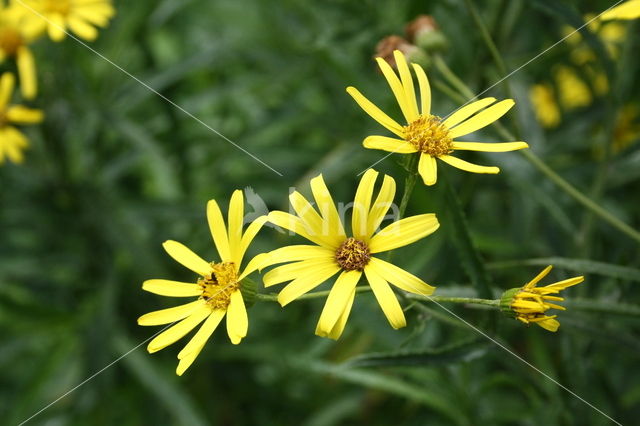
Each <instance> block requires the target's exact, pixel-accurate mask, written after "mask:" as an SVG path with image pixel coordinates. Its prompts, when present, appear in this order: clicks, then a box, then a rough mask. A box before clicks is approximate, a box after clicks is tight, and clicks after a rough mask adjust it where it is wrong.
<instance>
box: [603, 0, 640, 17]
mask: <svg viewBox="0 0 640 426" xmlns="http://www.w3.org/2000/svg"><path fill="white" fill-rule="evenodd" d="M637 18H640V0H630V1H628V2H625V3H622V4H621V5H619V6H616V7H614V8H613V9H611V10H608V11H607V12H605V13H603V14H602V16H600V19H602V20H603V21H606V20H610V19H637Z"/></svg>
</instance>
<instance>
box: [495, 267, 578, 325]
mask: <svg viewBox="0 0 640 426" xmlns="http://www.w3.org/2000/svg"><path fill="white" fill-rule="evenodd" d="M551 268H552V266H547V267H546V268H545V269H544V270H543V271H542V272H540V273H539V274H538V275H537V276H536V277H535V278H534V279H532V280H531V281H529V282H528V283H527V284H526V285H525V286H524V287H522V288H512V289H510V290H507V291H505V292H504V293H503V294H502V299H501V301H500V307H501V309H502V311H503V312H504V313H505V314H507V315H509V316H512V317H515V318H516V319H518V320H519V321H522V322H523V323H525V324H531V323H533V324H538V325H539V326H540V327H542V328H544V329H545V330H549V331H554V332H555V331H557V330H558V327H560V323H559V322H558V321H557V320H556V317H557V315H546V312H547V311H548V310H549V309H558V310H562V311H564V310H565V308H564V307H563V306H560V305H557V304H555V303H552V302H561V301H563V300H564V299H563V298H562V297H558V296H551V295H553V294H558V293H560V291H562V290H564V289H565V288H567V287H571V286H574V285H576V284H580V283H581V282H582V281H584V277H573V278H569V279H566V280H563V281H559V282H557V283H553V284H550V285H548V286H545V287H536V284H537V283H538V282H539V281H540V280H542V279H543V278H544V277H545V276H547V274H548V273H549V271H551Z"/></svg>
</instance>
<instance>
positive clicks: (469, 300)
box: [257, 286, 500, 307]
mask: <svg viewBox="0 0 640 426" xmlns="http://www.w3.org/2000/svg"><path fill="white" fill-rule="evenodd" d="M370 291H371V287H369V286H358V287H356V293H364V292H370ZM330 292H331V290H327V291H315V292H312V293H307V294H304V295H302V296H300V297H299V298H298V299H297V300H302V299H319V298H324V297H327V296H328V295H329V293H330ZM405 296H406V297H407V299H413V300H420V301H422V302H434V303H461V304H467V305H486V306H495V307H499V305H500V300H491V299H477V298H474V297H450V296H422V295H419V294H411V293H407V294H405ZM257 299H258V300H260V301H264V302H277V301H278V295H277V294H275V293H272V294H258V295H257Z"/></svg>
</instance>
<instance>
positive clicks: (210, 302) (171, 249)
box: [138, 190, 267, 375]
mask: <svg viewBox="0 0 640 426" xmlns="http://www.w3.org/2000/svg"><path fill="white" fill-rule="evenodd" d="M243 218H244V201H243V198H242V192H241V191H239V190H238V191H235V192H234V193H233V195H232V197H231V202H230V203H229V216H228V223H229V224H228V228H227V227H226V226H225V222H224V219H223V217H222V213H221V212H220V208H219V207H218V204H217V203H216V201H215V200H211V201H209V203H208V205H207V219H208V221H209V228H210V230H211V234H212V236H213V242H214V244H215V246H216V249H217V250H218V254H219V256H220V261H219V262H211V263H209V262H207V261H205V260H203V259H202V258H201V257H200V256H198V255H197V254H195V253H194V252H192V251H191V250H190V249H188V248H187V247H185V246H184V245H182V244H180V243H179V242H176V241H166V242H165V243H164V244H163V245H162V246H163V247H164V249H165V250H166V251H167V253H168V254H169V256H171V257H172V258H174V259H175V260H176V261H177V262H178V263H180V264H182V265H183V266H185V267H186V268H188V269H190V270H192V271H193V272H195V273H196V274H198V275H199V278H198V279H197V281H196V282H195V283H183V282H177V281H169V280H162V279H154V280H147V281H145V282H144V283H143V284H142V288H143V289H144V290H146V291H148V292H151V293H155V294H159V295H161V296H170V297H197V299H196V300H195V301H193V302H190V303H187V304H184V305H180V306H176V307H173V308H169V309H162V310H160V311H155V312H151V313H148V314H146V315H143V316H141V317H140V318H139V319H138V324H140V325H163V324H170V323H173V322H176V324H174V325H172V326H171V327H170V328H167V329H166V330H164V331H162V333H160V334H158V335H157V336H156V337H155V338H154V339H153V340H152V341H151V342H149V345H148V346H147V350H148V351H149V352H150V353H153V352H156V351H159V350H160V349H163V348H165V347H167V346H169V345H171V344H172V343H174V342H176V341H177V340H179V339H181V338H182V337H184V336H185V335H186V334H187V333H189V332H190V331H191V330H193V329H194V328H195V327H197V326H198V325H199V324H200V323H202V322H203V321H204V324H202V326H201V327H200V329H199V330H198V331H197V332H196V333H195V335H194V336H193V337H192V338H191V340H190V341H189V343H187V345H186V346H185V347H184V348H183V349H182V351H180V353H179V354H178V359H179V360H180V362H179V363H178V368H177V370H176V373H177V374H178V375H182V373H184V371H185V370H186V369H187V368H189V366H190V365H191V364H192V363H193V361H194V360H195V359H196V357H197V356H198V355H199V354H200V351H202V348H203V347H204V345H205V343H206V342H207V340H208V339H209V337H210V336H211V335H212V334H213V332H214V331H215V329H216V328H217V327H218V325H219V324H220V322H221V321H222V319H223V318H224V317H225V315H226V317H227V334H228V335H229V339H230V340H231V342H232V343H233V344H238V343H240V341H241V340H242V339H243V338H244V337H245V336H246V335H247V330H248V327H249V321H248V317H247V310H246V308H245V301H244V299H243V293H242V290H243V289H244V286H247V285H249V281H248V280H247V278H246V277H247V276H248V275H249V274H250V273H252V272H253V271H255V270H256V269H257V268H258V266H260V262H261V259H263V258H264V255H258V256H256V257H254V258H253V259H252V260H251V261H250V262H249V263H248V264H247V265H246V266H245V268H244V269H242V268H241V264H242V259H243V257H244V255H245V252H246V250H247V248H248V247H249V244H250V243H251V241H252V240H253V238H254V237H255V236H256V234H257V233H258V231H259V230H260V228H261V227H262V225H263V224H264V223H265V222H266V219H267V218H266V216H262V217H259V218H258V219H256V220H255V221H253V222H252V223H251V224H250V225H249V226H248V227H247V229H246V231H245V232H244V233H243V230H242V223H243Z"/></svg>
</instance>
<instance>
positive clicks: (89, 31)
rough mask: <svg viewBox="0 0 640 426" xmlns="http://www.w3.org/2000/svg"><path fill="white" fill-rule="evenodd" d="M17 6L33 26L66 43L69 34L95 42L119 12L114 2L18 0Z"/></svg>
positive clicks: (92, 0)
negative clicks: (99, 30)
mask: <svg viewBox="0 0 640 426" xmlns="http://www.w3.org/2000/svg"><path fill="white" fill-rule="evenodd" d="M13 4H15V5H16V6H21V7H22V11H23V12H24V13H25V16H28V17H29V18H30V25H32V26H34V27H35V28H38V29H39V30H40V31H45V30H46V31H47V33H48V34H49V37H50V38H51V40H53V41H62V40H64V38H65V37H66V35H67V34H66V33H67V31H71V32H73V33H74V34H76V35H77V36H78V37H80V38H82V39H85V40H88V41H94V40H95V39H96V38H98V30H97V28H96V27H100V28H105V27H107V26H108V25H109V20H110V19H111V18H113V16H114V15H115V13H116V11H115V9H114V7H113V5H112V2H111V0H20V1H16V0H14V2H13Z"/></svg>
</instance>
